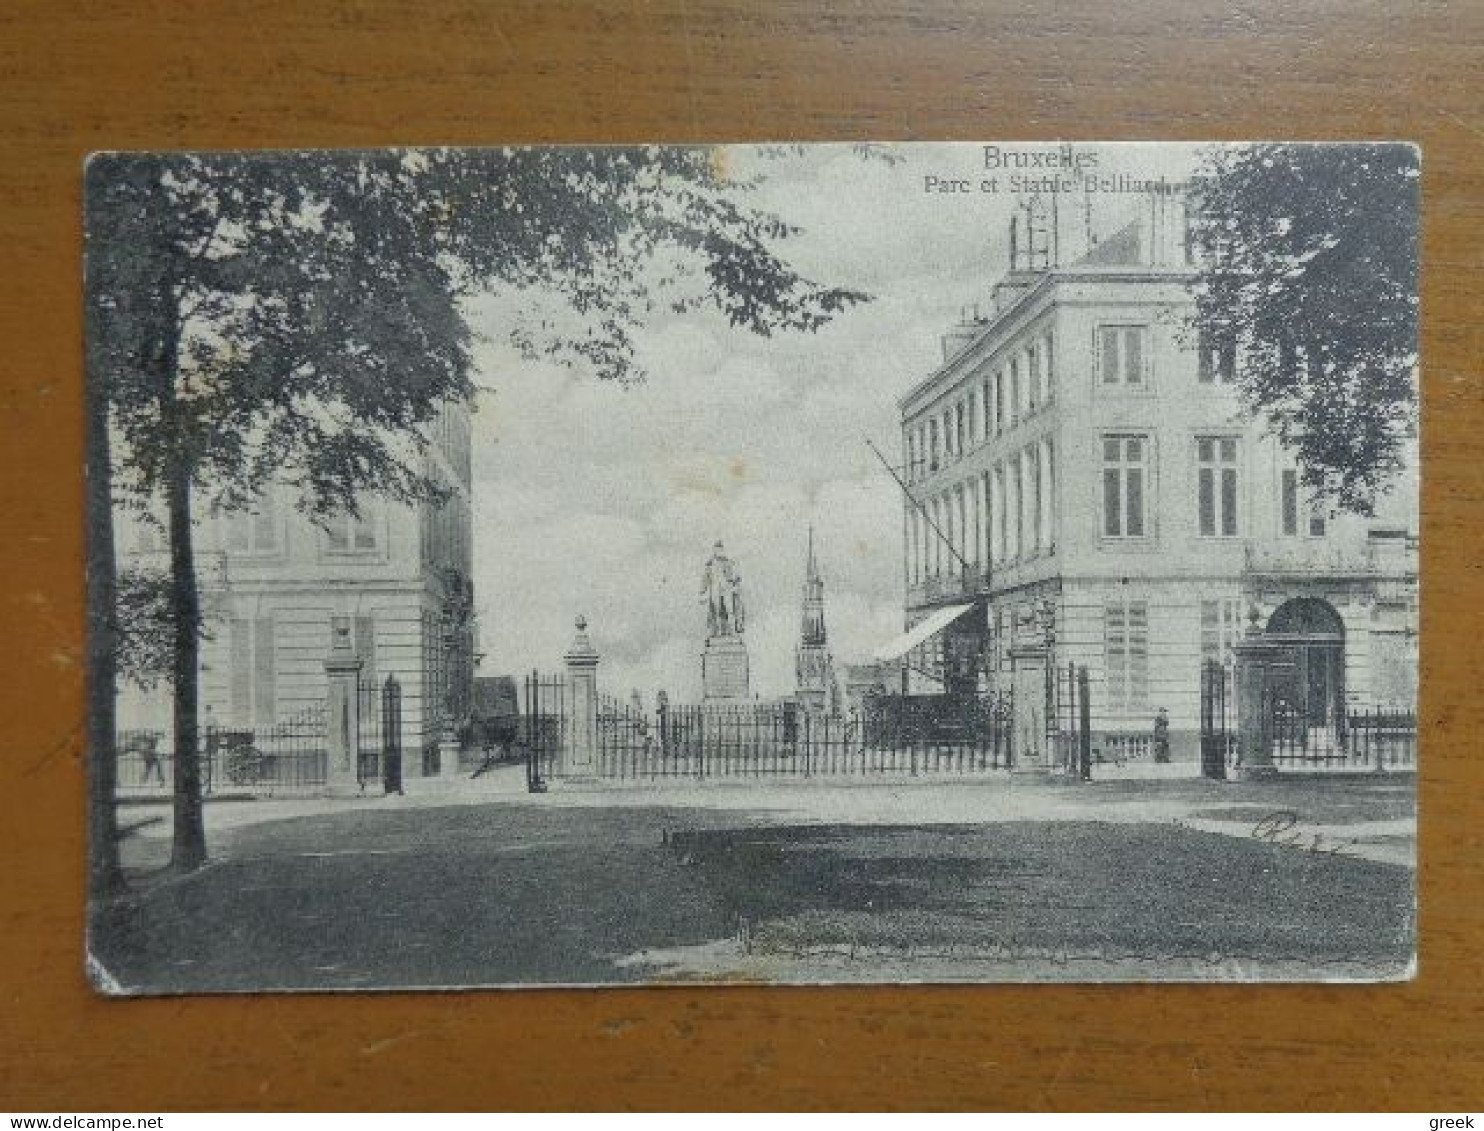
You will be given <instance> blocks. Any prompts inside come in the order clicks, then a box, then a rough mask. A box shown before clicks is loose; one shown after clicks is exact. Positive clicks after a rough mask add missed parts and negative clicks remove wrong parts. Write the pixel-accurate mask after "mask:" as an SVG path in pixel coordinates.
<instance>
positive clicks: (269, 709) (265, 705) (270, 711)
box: [253, 617, 278, 726]
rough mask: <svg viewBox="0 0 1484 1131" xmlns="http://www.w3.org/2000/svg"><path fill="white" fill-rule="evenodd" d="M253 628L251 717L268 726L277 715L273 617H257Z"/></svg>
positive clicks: (276, 669) (276, 671)
mask: <svg viewBox="0 0 1484 1131" xmlns="http://www.w3.org/2000/svg"><path fill="white" fill-rule="evenodd" d="M253 629H254V637H255V639H254V641H253V683H254V687H253V699H254V711H253V718H254V721H255V722H256V723H257V724H258V725H259V726H269V725H271V724H272V723H273V722H274V720H275V719H276V718H277V717H278V696H277V692H278V687H277V682H278V668H277V664H276V663H275V656H274V654H273V618H272V617H259V618H258V619H257V621H256V622H255V623H254V625H253Z"/></svg>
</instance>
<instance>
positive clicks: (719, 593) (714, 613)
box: [701, 542, 747, 640]
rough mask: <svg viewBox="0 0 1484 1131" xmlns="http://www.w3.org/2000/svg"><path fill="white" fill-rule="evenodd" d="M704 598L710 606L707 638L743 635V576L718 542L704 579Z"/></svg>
mask: <svg viewBox="0 0 1484 1131" xmlns="http://www.w3.org/2000/svg"><path fill="white" fill-rule="evenodd" d="M701 599H702V600H703V601H704V602H705V603H706V638H707V639H708V640H709V639H711V638H713V637H717V636H740V635H742V631H743V629H744V628H746V625H747V618H746V614H745V612H744V611H743V608H742V575H741V574H740V573H739V572H738V571H737V563H735V562H734V561H732V559H731V558H729V557H727V555H726V553H725V552H724V551H723V550H722V548H721V543H720V542H717V543H716V545H715V546H713V547H712V548H711V557H710V558H709V559H708V560H707V562H706V572H705V574H704V575H703V576H702V578H701Z"/></svg>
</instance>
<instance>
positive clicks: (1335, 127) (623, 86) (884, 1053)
mask: <svg viewBox="0 0 1484 1131" xmlns="http://www.w3.org/2000/svg"><path fill="white" fill-rule="evenodd" d="M1481 43H1484V5H1480V4H1477V3H1447V2H1441V0H1439V2H1433V3H1410V2H1398V0H1379V2H1378V0H1363V2H1359V3H1339V2H1332V0H1241V2H1236V3H1232V4H1230V5H1213V4H1187V3H1176V2H1173V0H1158V2H1150V0H1145V2H1140V3H1134V4H1128V5H1072V4H1062V3H1045V4H1032V3H1027V2H1018V3H1017V2H1011V0H999V2H996V3H983V4H969V3H954V2H946V0H944V2H929V0H920V2H918V3H896V4H888V3H874V2H866V0H862V2H857V3H839V4H828V3H823V2H821V0H797V2H769V0H754V2H752V3H745V4H744V3H731V4H725V3H710V2H702V0H690V2H685V0H656V2H652V3H646V2H639V0H635V2H633V3H627V4H618V3H613V4H603V3H574V2H570V0H557V2H551V0H530V2H520V3H497V2H489V0H422V2H420V3H418V4H395V3H390V2H387V0H334V2H321V3H306V2H304V0H294V2H282V0H259V2H256V3H250V4H249V3H228V2H224V0H211V2H200V3H169V2H160V3H153V4H144V3H139V2H138V0H131V2H128V3H125V2H122V0H92V2H85V0H79V2H65V3H64V2H58V0H9V2H8V3H7V4H6V5H5V9H4V11H3V13H0V130H3V132H0V147H3V160H0V237H3V242H0V246H3V247H4V249H5V251H6V260H7V262H8V263H9V267H8V268H7V269H6V270H5V272H4V274H3V277H0V295H3V298H0V343H3V345H0V366H3V380H0V452H3V454H4V460H5V471H4V475H3V478H0V519H3V524H0V530H3V531H4V535H5V537H4V538H3V540H0V553H3V554H4V562H5V567H6V568H5V578H6V584H5V586H4V590H3V593H0V607H3V609H4V613H3V615H0V625H3V626H4V637H5V649H4V656H5V658H4V663H5V678H4V680H3V681H0V726H3V728H4V730H3V734H4V742H3V749H0V810H3V812H0V859H3V862H4V863H3V871H0V877H3V878H0V993H3V996H0V1106H7V1107H11V1108H15V1109H21V1110H25V1109H31V1110H45V1111H66V1110H101V1109H109V1110H118V1111H127V1110H130V1109H134V1110H138V1111H149V1110H190V1109H214V1108H228V1109H237V1108H251V1107H267V1108H273V1107H295V1108H317V1107H327V1108H354V1107H384V1108H424V1107H427V1108H443V1107H450V1108H466V1107H468V1108H493V1109H513V1108H528V1107H538V1108H544V1107H620V1108H674V1107H695V1108H705V1107H713V1106H726V1107H775V1108H778V1107H787V1108H824V1107H830V1108H851V1107H886V1108H902V1107H926V1108H950V1107H978V1108H994V1107H1013V1108H1083V1109H1087V1108H1094V1109H1096V1108H1191V1107H1195V1108H1254V1107H1256V1108H1271V1107H1281V1108H1299V1109H1302V1108H1332V1107H1333V1108H1348V1107H1364V1108H1385V1109H1417V1110H1425V1111H1435V1112H1439V1113H1441V1112H1444V1111H1446V1110H1447V1109H1451V1108H1468V1107H1469V1106H1470V1105H1472V1106H1473V1107H1474V1109H1475V1110H1477V1109H1478V1108H1479V1105H1480V1102H1481V1096H1484V1053H1481V1049H1484V1024H1481V1019H1484V1013H1481V1005H1484V978H1481V964H1480V962H1479V959H1478V953H1479V948H1480V946H1481V943H1484V937H1481V935H1484V886H1481V882H1480V880H1481V852H1480V831H1479V829H1480V820H1479V818H1480V815H1481V803H1480V784H1481V780H1484V775H1481V766H1484V754H1481V750H1480V742H1479V737H1478V735H1479V723H1480V718H1481V712H1480V702H1481V701H1480V699H1479V697H1478V696H1477V695H1476V693H1475V692H1476V689H1477V688H1478V687H1479V685H1480V683H1481V670H1480V649H1479V647H1478V646H1477V642H1478V640H1479V638H1480V635H1481V618H1480V615H1479V607H1480V596H1481V589H1484V586H1481V580H1484V568H1481V566H1480V564H1479V563H1480V560H1481V559H1480V547H1479V543H1476V542H1474V541H1473V539H1474V538H1478V537H1481V534H1484V531H1481V522H1480V518H1481V515H1484V507H1481V491H1480V484H1481V482H1484V480H1481V471H1480V467H1481V462H1480V461H1481V455H1484V452H1481V447H1484V445H1481V442H1480V430H1481V427H1484V413H1481V412H1480V393H1479V385H1478V383H1477V374H1476V372H1475V367H1476V364H1477V361H1478V358H1479V356H1480V353H1481V348H1480V347H1481V339H1480V329H1479V317H1480V304H1479V289H1478V285H1477V282H1478V279H1479V274H1480V268H1481V263H1480V242H1479V241H1480V232H1481V224H1480V209H1481V193H1480V179H1481V170H1484V163H1481V161H1480V157H1479V146H1480V139H1481V134H1484V113H1481V105H1480V97H1479V95H1480V76H1481V75H1484V48H1481ZM1056 137H1072V138H1086V139H1099V140H1101V139H1118V138H1131V139H1142V138H1177V139H1201V138H1214V139H1220V138H1247V137H1298V138H1402V139H1409V140H1415V141H1418V142H1420V143H1421V144H1422V146H1423V149H1424V168H1425V180H1426V217H1425V226H1426V233H1425V258H1424V271H1425V279H1424V311H1425V366H1424V385H1425V394H1424V412H1423V417H1424V421H1423V425H1424V446H1425V460H1426V465H1425V482H1426V487H1425V491H1426V496H1425V501H1424V508H1423V509H1424V528H1425V529H1424V535H1423V561H1424V566H1423V571H1424V579H1423V593H1424V601H1423V605H1424V607H1423V622H1424V627H1423V642H1424V648H1423V651H1424V658H1423V673H1424V685H1425V690H1424V692H1423V703H1422V717H1423V720H1424V728H1425V737H1424V741H1423V754H1422V764H1423V766H1424V772H1423V776H1422V814H1423V816H1422V835H1421V853H1422V867H1421V871H1420V879H1421V888H1422V918H1421V930H1422V945H1421V973H1420V975H1419V977H1418V978H1417V980H1416V981H1415V982H1413V983H1411V984H1408V985H1398V986H1376V987H1364V986H1310V987H1278V986H1273V987H1258V988H1242V987H1235V986H1204V987H1202V986H1190V987H1129V986H1124V987H1092V986H1088V987H1069V986H1057V987H1004V986H984V987H953V988H929V989H894V988H882V989H817V990H809V989H665V990H622V991H610V992H557V991H537V992H524V993H484V994H452V995H416V994H397V995H383V996H341V997H330V996H316V995H310V996H303V997H283V996H280V997H243V998H214V999H188V1000H157V1001H138V1002H117V1001H105V1000H101V999H99V998H96V997H94V996H93V995H92V993H91V992H90V990H89V989H88V988H87V985H86V983H85V982H84V980H83V974H82V949H81V939H82V888H83V835H82V829H83V812H84V808H83V780H84V778H83V765H82V760H81V753H80V749H79V741H78V739H79V734H78V727H79V719H80V716H81V711H82V689H81V688H82V685H81V680H82V671H81V670H80V663H81V657H82V655H83V649H82V584H83V559H82V541H81V519H80V512H81V498H82V483H81V472H82V430H81V425H82V411H81V405H80V390H81V382H82V347H81V318H80V293H81V292H80V278H79V262H80V250H81V231H80V221H79V215H80V213H79V172H80V168H81V161H82V157H83V155H84V154H85V153H87V152H89V151H90V150H95V149H104V148H159V147H198V146H345V145H379V144H387V143H394V142H396V143H433V142H447V143H461V144H484V143H491V142H544V141H620V140H623V141H639V140H750V139H785V138H786V139H862V138H892V139H937V138H943V139H981V138H993V139H1044V138H1056Z"/></svg>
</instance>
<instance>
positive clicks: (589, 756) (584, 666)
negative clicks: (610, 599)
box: [562, 616, 598, 777]
mask: <svg viewBox="0 0 1484 1131" xmlns="http://www.w3.org/2000/svg"><path fill="white" fill-rule="evenodd" d="M564 658H565V659H566V661H567V701H566V705H565V710H564V712H563V716H564V717H563V719H562V731H563V734H562V772H563V773H565V774H567V775H568V776H579V777H580V776H583V775H585V774H591V773H592V772H593V770H594V769H595V768H596V764H597V756H598V653H597V650H596V649H595V648H593V643H592V641H591V640H589V639H588V637H587V618H586V617H583V616H579V617H578V618H577V635H576V636H574V637H573V638H572V645H571V647H569V648H568V649H567V655H566V656H565V657H564Z"/></svg>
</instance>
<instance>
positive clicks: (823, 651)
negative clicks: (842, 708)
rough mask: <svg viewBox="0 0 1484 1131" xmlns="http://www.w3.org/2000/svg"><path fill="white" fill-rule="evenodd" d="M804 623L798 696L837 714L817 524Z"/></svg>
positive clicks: (811, 536)
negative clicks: (818, 556)
mask: <svg viewBox="0 0 1484 1131" xmlns="http://www.w3.org/2000/svg"><path fill="white" fill-rule="evenodd" d="M803 613H804V615H803V618H802V619H803V623H802V625H801V626H800V631H799V646H798V649H797V650H796V651H795V653H794V658H795V667H796V675H797V680H798V682H797V689H796V691H795V696H796V698H797V700H798V702H799V703H800V704H801V705H802V706H803V707H804V708H805V709H807V710H810V711H815V712H827V713H829V714H832V715H833V714H836V713H837V712H838V710H839V703H840V695H839V690H840V689H839V685H838V684H837V683H836V682H835V662H834V660H833V658H831V656H830V650H829V646H828V644H827V640H826V636H825V629H824V579H823V578H822V577H820V576H819V562H818V560H817V559H816V558H815V556H814V527H813V526H812V525H811V526H810V527H809V553H808V557H807V558H806V559H805V563H804V609H803Z"/></svg>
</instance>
